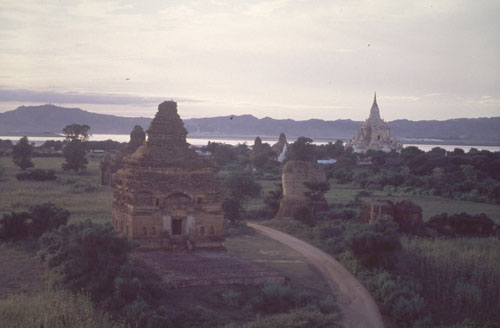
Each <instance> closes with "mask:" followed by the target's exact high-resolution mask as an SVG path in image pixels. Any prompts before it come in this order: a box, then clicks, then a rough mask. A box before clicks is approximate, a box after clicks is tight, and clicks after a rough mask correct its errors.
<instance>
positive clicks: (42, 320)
mask: <svg viewBox="0 0 500 328" xmlns="http://www.w3.org/2000/svg"><path fill="white" fill-rule="evenodd" d="M0 327H19V328H21V327H22V328H40V327H51V328H63V327H64V328H65V327H80V328H105V327H123V325H120V324H117V323H114V322H112V321H111V319H110V318H109V316H108V315H106V314H104V313H103V312H101V311H99V310H97V309H95V307H94V305H93V304H92V301H91V300H90V299H89V298H88V297H87V296H85V295H73V294H71V293H69V292H64V291H45V292H42V293H40V294H37V295H34V296H28V295H22V294H21V295H13V296H11V297H9V298H7V299H4V300H0Z"/></svg>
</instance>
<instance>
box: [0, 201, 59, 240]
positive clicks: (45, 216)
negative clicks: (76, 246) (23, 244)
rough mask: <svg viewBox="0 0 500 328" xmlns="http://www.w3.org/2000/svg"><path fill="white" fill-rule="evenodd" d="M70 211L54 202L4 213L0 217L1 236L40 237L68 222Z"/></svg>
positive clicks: (10, 237) (7, 237)
mask: <svg viewBox="0 0 500 328" xmlns="http://www.w3.org/2000/svg"><path fill="white" fill-rule="evenodd" d="M68 217H69V212H68V211H67V210H65V209H62V208H59V207H56V206H55V205H54V204H52V203H44V204H40V205H36V206H35V207H33V208H32V209H31V212H20V213H15V212H12V213H11V214H4V215H3V216H2V218H1V219H0V238H1V239H18V238H27V237H34V238H38V237H40V236H41V235H42V234H43V233H44V232H46V231H50V230H53V229H57V228H58V227H59V226H61V225H64V224H66V222H67V221H68Z"/></svg>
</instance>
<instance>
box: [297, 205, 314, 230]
mask: <svg viewBox="0 0 500 328" xmlns="http://www.w3.org/2000/svg"><path fill="white" fill-rule="evenodd" d="M292 217H293V218H294V219H295V220H297V221H300V222H302V223H304V224H305V225H308V226H310V227H312V226H314V216H313V213H312V211H311V209H310V208H309V207H308V206H300V207H297V208H296V209H295V210H294V211H293V214H292Z"/></svg>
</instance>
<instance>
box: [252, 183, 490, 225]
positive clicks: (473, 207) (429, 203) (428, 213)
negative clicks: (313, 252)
mask: <svg viewBox="0 0 500 328" xmlns="http://www.w3.org/2000/svg"><path fill="white" fill-rule="evenodd" d="M258 182H259V184H260V185H261V186H262V194H261V196H260V197H259V198H256V199H254V200H251V201H249V202H248V204H247V208H250V209H253V208H256V207H259V206H262V200H263V199H264V197H265V196H266V195H267V193H268V191H270V190H275V189H276V188H277V187H276V186H275V184H276V183H280V181H279V180H276V181H269V180H265V181H263V180H261V181H258ZM363 190H364V189H362V188H359V187H355V186H352V185H341V184H330V190H329V191H328V193H327V194H326V195H325V198H326V200H327V201H328V203H329V204H335V203H347V202H349V201H352V200H354V197H355V196H356V195H357V194H358V193H359V192H360V191H363ZM362 199H390V200H392V201H398V200H402V199H411V200H412V201H414V202H415V203H417V204H418V205H420V206H421V207H422V210H423V217H424V221H427V220H428V219H429V218H431V217H432V216H434V215H436V214H440V213H443V212H446V213H449V214H454V213H461V212H466V213H469V214H480V213H485V214H486V215H488V216H489V217H490V218H491V219H492V220H494V221H496V222H497V223H499V224H500V205H493V204H485V203H475V202H469V201H461V200H454V199H449V198H443V197H433V196H415V195H394V194H391V193H388V192H385V191H379V190H375V191H371V195H370V196H368V197H362Z"/></svg>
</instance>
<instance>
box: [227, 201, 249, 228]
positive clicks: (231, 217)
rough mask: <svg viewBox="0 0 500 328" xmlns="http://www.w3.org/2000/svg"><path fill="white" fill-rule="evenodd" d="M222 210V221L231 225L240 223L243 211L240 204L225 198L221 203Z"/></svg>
mask: <svg viewBox="0 0 500 328" xmlns="http://www.w3.org/2000/svg"><path fill="white" fill-rule="evenodd" d="M222 210H223V211H224V219H226V220H228V221H229V222H231V223H232V224H237V223H238V222H239V221H241V219H242V217H243V213H245V210H244V209H243V206H241V202H240V201H238V200H236V199H234V198H226V199H224V201H223V202H222Z"/></svg>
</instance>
